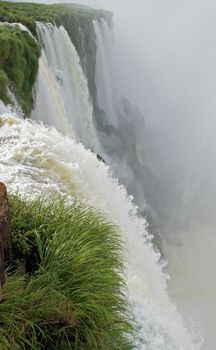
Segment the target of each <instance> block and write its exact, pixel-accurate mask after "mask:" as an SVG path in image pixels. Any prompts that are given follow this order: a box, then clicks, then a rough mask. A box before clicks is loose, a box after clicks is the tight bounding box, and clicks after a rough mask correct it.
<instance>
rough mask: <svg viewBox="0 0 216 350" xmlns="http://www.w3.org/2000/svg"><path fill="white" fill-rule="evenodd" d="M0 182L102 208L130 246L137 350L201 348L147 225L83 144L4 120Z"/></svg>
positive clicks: (26, 192) (130, 286)
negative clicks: (169, 289)
mask: <svg viewBox="0 0 216 350" xmlns="http://www.w3.org/2000/svg"><path fill="white" fill-rule="evenodd" d="M1 125H2V126H1V128H0V142H1V153H0V164H1V165H0V178H1V180H2V181H5V183H6V184H7V186H8V188H9V191H10V192H15V191H17V190H19V192H20V193H21V195H23V196H26V195H29V196H33V197H35V196H38V195H44V193H46V194H47V195H53V194H66V195H68V196H71V197H73V198H74V197H75V198H78V199H79V200H82V201H84V202H86V203H88V204H90V205H93V206H94V207H96V208H97V209H99V210H101V211H102V212H103V213H104V214H105V215H106V216H107V217H108V218H109V219H110V220H111V221H112V222H114V223H115V224H117V225H118V227H119V229H120V231H121V233H122V236H123V237H124V240H125V241H126V243H127V248H128V254H127V267H126V280H127V285H128V299H129V305H130V307H131V309H132V312H133V313H134V316H135V319H136V321H137V322H138V325H139V327H140V338H141V340H140V343H139V344H137V349H149V350H150V349H151V350H156V349H161V350H163V349H164V350H174V349H177V350H179V349H185V350H188V349H191V350H192V349H198V345H197V347H196V345H194V344H193V343H192V341H191V338H190V335H189V334H188V332H187V330H186V328H185V327H184V324H183V321H182V319H181V317H180V316H179V315H178V313H177V311H176V309H175V306H174V305H173V304H172V303H171V302H170V300H169V298H168V296H167V293H166V279H165V277H164V275H163V272H162V266H161V264H160V262H159V256H158V254H157V253H156V252H155V251H154V249H153V247H152V245H151V243H150V242H149V239H148V233H147V231H146V222H145V220H144V219H138V217H137V215H136V212H137V209H136V207H134V205H133V204H132V202H131V198H130V197H127V193H126V190H125V188H124V187H122V186H119V185H118V182H117V180H115V179H114V178H113V177H112V174H111V172H110V169H109V168H108V167H107V166H106V165H105V164H104V163H103V162H99V161H98V160H97V158H96V156H94V155H93V154H92V152H90V151H87V150H86V149H85V148H84V147H83V146H82V145H81V144H77V143H76V142H75V141H73V140H71V139H70V138H69V137H66V136H62V135H61V134H59V133H58V132H57V131H56V130H55V129H51V128H50V129H49V128H47V127H44V126H42V125H38V124H35V123H33V122H30V121H27V120H23V119H18V118H15V117H14V116H11V115H10V114H4V115H2V116H1Z"/></svg>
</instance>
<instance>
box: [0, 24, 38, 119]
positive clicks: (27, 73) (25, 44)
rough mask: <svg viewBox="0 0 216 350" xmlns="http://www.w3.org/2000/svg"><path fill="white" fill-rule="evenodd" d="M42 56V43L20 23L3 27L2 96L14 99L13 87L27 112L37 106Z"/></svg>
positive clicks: (0, 29)
mask: <svg viewBox="0 0 216 350" xmlns="http://www.w3.org/2000/svg"><path fill="white" fill-rule="evenodd" d="M39 56H40V46H39V44H38V43H37V42H36V40H34V38H33V37H31V36H30V35H29V33H28V32H25V31H22V30H20V29H19V28H18V27H17V26H13V27H11V26H8V25H3V26H0V86H1V87H0V99H2V100H3V101H4V102H5V103H6V104H7V103H9V102H10V99H9V97H8V94H7V92H8V88H10V89H11V91H12V92H13V93H14V94H15V96H16V98H17V101H18V103H19V104H20V106H21V107H22V110H23V112H24V113H25V114H26V115H29V114H30V111H31V109H32V105H33V96H32V88H33V85H34V82H35V79H36V75H37V71H38V58H39Z"/></svg>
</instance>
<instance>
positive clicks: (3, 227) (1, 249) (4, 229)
mask: <svg viewBox="0 0 216 350" xmlns="http://www.w3.org/2000/svg"><path fill="white" fill-rule="evenodd" d="M10 258H11V231H10V225H9V220H8V197H7V188H6V186H5V185H4V184H3V183H2V182H0V300H1V299H2V291H1V288H2V286H3V285H4V283H5V273H4V264H5V263H6V262H9V261H10Z"/></svg>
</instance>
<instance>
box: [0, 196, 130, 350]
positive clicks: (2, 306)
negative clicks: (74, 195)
mask: <svg viewBox="0 0 216 350" xmlns="http://www.w3.org/2000/svg"><path fill="white" fill-rule="evenodd" d="M10 219H11V228H12V234H13V256H14V259H16V264H17V266H18V261H19V262H22V260H26V259H27V261H28V263H29V260H28V259H29V258H30V260H31V261H32V263H33V265H34V268H33V269H32V271H31V273H28V274H26V271H24V268H23V267H19V268H18V269H17V271H15V272H13V273H12V274H11V273H10V276H9V277H8V279H7V282H6V284H5V286H4V299H3V302H2V303H0V349H1V350H8V349H13V350H16V349H35V350H40V349H51V350H61V349H62V350H70V349H76V350H93V349H94V350H97V349H98V350H102V349H103V350H113V349H116V350H118V349H119V350H129V349H132V348H133V346H132V343H131V341H130V340H129V335H132V332H133V330H132V326H131V323H130V321H129V319H128V315H127V303H126V298H125V293H124V290H125V285H124V281H123V279H122V277H121V274H122V271H123V263H122V259H121V255H122V254H121V253H122V252H121V247H122V242H121V240H120V238H119V234H118V231H117V229H116V227H115V226H113V225H112V224H110V223H109V222H107V221H106V220H105V219H104V218H103V216H102V215H101V214H98V213H97V212H95V210H94V209H92V208H87V207H85V206H83V205H81V204H78V203H73V204H67V203H66V201H65V200H62V199H57V200H56V201H54V202H53V203H48V202H47V201H44V200H41V199H39V200H36V201H33V202H31V203H29V202H26V201H22V200H20V199H19V198H18V197H17V196H15V197H11V198H10ZM33 260H34V261H33Z"/></svg>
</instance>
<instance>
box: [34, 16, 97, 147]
mask: <svg viewBox="0 0 216 350" xmlns="http://www.w3.org/2000/svg"><path fill="white" fill-rule="evenodd" d="M37 31H38V35H39V37H40V40H41V41H42V43H43V45H44V50H43V52H42V56H41V59H40V62H39V74H38V82H37V89H36V92H37V94H36V104H35V109H34V111H33V113H32V118H33V119H36V120H41V121H43V122H44V123H46V124H49V125H54V126H55V127H57V129H58V130H59V131H61V132H63V133H64V134H69V133H70V132H69V131H70V129H71V128H72V127H73V130H74V133H75V137H76V139H77V140H79V141H81V142H84V141H85V145H86V146H87V147H90V148H92V149H97V141H96V140H97V139H96V136H95V131H94V125H93V118H92V104H91V101H90V97H89V92H88V86H87V81H86V78H85V76H84V74H83V71H82V68H81V65H80V60H79V56H78V54H77V52H76V49H75V47H74V45H73V43H72V42H71V40H70V38H69V36H68V34H67V32H66V30H65V29H64V27H63V26H60V27H59V28H57V27H56V26H53V25H52V24H51V23H46V24H43V23H39V22H38V23H37Z"/></svg>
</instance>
